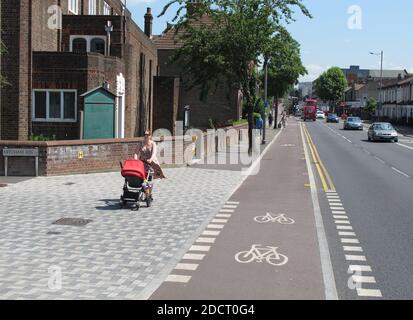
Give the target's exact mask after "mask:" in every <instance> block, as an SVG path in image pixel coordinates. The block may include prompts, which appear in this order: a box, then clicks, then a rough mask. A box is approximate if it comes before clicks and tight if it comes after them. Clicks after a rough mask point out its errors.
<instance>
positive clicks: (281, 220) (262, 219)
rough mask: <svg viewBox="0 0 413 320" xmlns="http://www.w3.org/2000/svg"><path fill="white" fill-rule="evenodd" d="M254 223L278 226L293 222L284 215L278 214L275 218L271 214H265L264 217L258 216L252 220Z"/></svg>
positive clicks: (293, 221)
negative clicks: (275, 224)
mask: <svg viewBox="0 0 413 320" xmlns="http://www.w3.org/2000/svg"><path fill="white" fill-rule="evenodd" d="M254 221H255V222H258V223H268V222H278V223H279V224H294V223H295V220H294V219H292V218H288V217H287V216H286V215H285V213H280V214H278V215H276V216H273V214H272V213H271V212H267V214H266V215H265V216H258V217H255V218H254Z"/></svg>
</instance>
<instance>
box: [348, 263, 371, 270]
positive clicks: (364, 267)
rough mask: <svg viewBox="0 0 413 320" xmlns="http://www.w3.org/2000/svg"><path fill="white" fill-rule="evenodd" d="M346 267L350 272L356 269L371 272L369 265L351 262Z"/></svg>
mask: <svg viewBox="0 0 413 320" xmlns="http://www.w3.org/2000/svg"><path fill="white" fill-rule="evenodd" d="M348 268H349V270H350V271H351V272H356V271H359V272H372V270H371V267H370V266H359V265H354V264H352V265H350V266H349V267H348Z"/></svg>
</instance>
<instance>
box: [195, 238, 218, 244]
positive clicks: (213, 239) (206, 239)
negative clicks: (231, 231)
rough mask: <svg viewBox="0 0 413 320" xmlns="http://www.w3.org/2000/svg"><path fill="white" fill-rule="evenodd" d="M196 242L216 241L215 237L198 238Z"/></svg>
mask: <svg viewBox="0 0 413 320" xmlns="http://www.w3.org/2000/svg"><path fill="white" fill-rule="evenodd" d="M195 242H198V243H215V238H198V239H196V241H195Z"/></svg>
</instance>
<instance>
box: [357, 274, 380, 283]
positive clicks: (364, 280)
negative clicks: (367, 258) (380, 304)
mask: <svg viewBox="0 0 413 320" xmlns="http://www.w3.org/2000/svg"><path fill="white" fill-rule="evenodd" d="M351 278H352V279H353V281H354V282H361V283H376V279H375V278H374V277H366V276H352V277H351Z"/></svg>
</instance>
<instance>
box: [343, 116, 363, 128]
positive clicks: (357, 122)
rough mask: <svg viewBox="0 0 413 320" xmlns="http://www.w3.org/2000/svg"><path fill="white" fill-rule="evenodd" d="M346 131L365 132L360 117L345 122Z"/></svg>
mask: <svg viewBox="0 0 413 320" xmlns="http://www.w3.org/2000/svg"><path fill="white" fill-rule="evenodd" d="M344 130H363V122H362V121H361V119H360V118H359V117H348V118H347V120H346V121H345V122H344Z"/></svg>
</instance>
